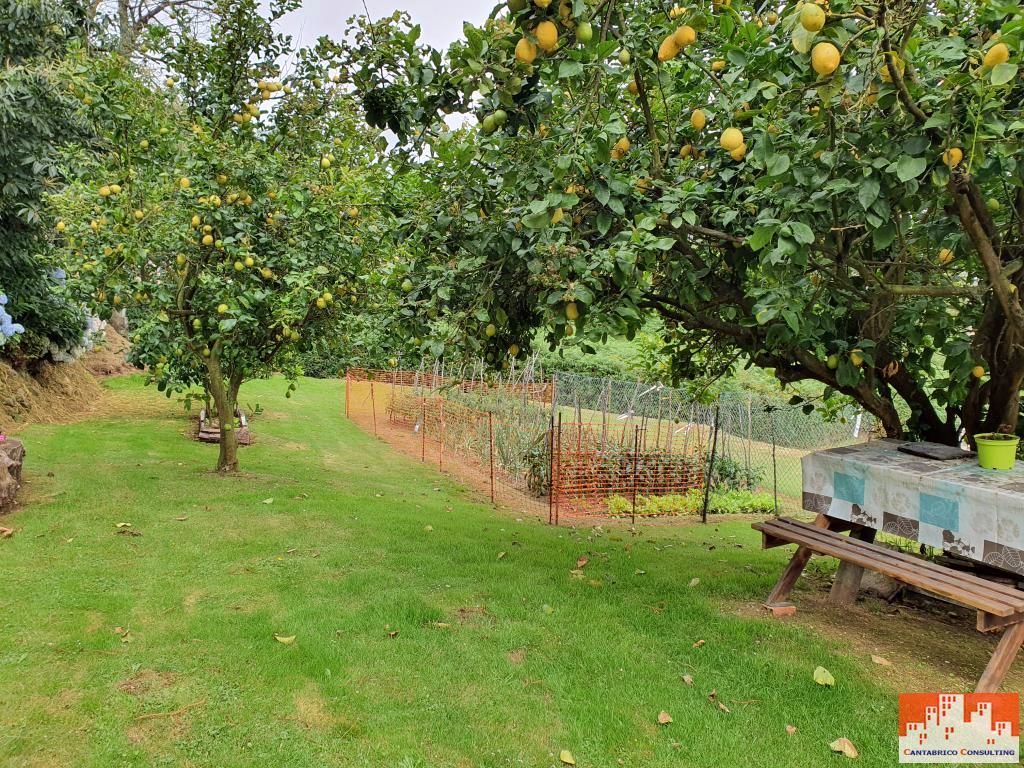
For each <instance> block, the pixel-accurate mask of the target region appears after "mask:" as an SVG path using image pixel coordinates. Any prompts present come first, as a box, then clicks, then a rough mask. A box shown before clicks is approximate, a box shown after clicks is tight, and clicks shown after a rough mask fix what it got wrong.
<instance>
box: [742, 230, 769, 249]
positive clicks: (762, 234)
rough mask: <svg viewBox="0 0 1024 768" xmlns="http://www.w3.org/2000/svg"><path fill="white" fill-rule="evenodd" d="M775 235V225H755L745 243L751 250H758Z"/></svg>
mask: <svg viewBox="0 0 1024 768" xmlns="http://www.w3.org/2000/svg"><path fill="white" fill-rule="evenodd" d="M773 237H775V227H755V228H754V234H752V235H751V236H750V237H748V238H747V245H748V246H750V249H751V250H752V251H760V250H761V249H762V248H764V247H765V246H766V245H768V244H769V243H770V242H771V241H772V238H773Z"/></svg>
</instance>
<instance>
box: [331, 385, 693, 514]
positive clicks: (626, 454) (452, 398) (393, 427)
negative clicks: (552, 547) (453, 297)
mask: <svg viewBox="0 0 1024 768" xmlns="http://www.w3.org/2000/svg"><path fill="white" fill-rule="evenodd" d="M553 396H554V388H553V385H552V384H551V383H549V382H522V381H520V382H503V383H498V384H494V383H485V382H483V381H479V380H477V381H465V380H458V379H454V378H451V377H444V376H440V375H433V374H430V373H426V374H425V373H423V372H422V371H364V370H354V371H350V372H349V373H348V375H347V377H346V392H345V409H346V413H347V415H348V416H349V418H350V419H352V420H353V421H354V422H355V423H356V424H358V425H359V426H361V427H362V428H363V429H365V430H367V431H370V432H372V433H374V434H376V435H377V436H378V437H380V438H382V439H384V440H385V441H387V442H388V443H389V444H391V445H393V446H394V447H396V448H397V449H399V450H400V451H402V452H403V453H406V454H407V455H410V456H413V457H415V458H417V459H419V460H420V461H423V462H425V463H431V464H433V465H435V466H437V467H438V469H439V470H442V471H444V472H448V473H450V474H452V475H453V476H455V477H457V478H458V479H460V480H462V481H463V482H465V483H466V484H468V485H471V486H473V487H476V488H477V489H479V490H480V491H483V492H484V493H485V494H487V495H488V496H489V497H490V498H491V499H492V500H493V501H494V502H495V503H499V504H505V505H508V506H510V507H512V508H514V509H517V510H522V511H524V512H532V513H534V514H542V515H543V514H547V515H548V518H549V520H550V521H551V522H558V521H559V518H560V517H561V516H563V515H566V516H570V517H572V516H576V515H589V514H602V515H603V514H608V513H609V500H610V499H613V498H615V499H616V500H617V501H618V502H619V503H618V506H617V507H616V509H615V511H616V512H617V513H619V514H623V513H629V512H630V511H632V505H633V503H634V502H635V499H636V497H637V496H638V495H643V496H656V495H657V496H660V495H673V494H680V495H682V494H686V493H687V492H689V491H691V490H693V489H695V488H702V487H703V485H704V467H703V457H704V455H705V451H706V448H707V439H708V437H709V431H708V429H707V427H706V426H705V425H699V424H697V425H687V426H686V427H685V428H680V429H675V430H672V431H670V430H669V429H668V428H666V429H665V430H661V429H660V424H659V425H658V427H659V428H658V430H657V431H653V430H651V429H650V428H649V427H646V426H640V425H636V424H629V423H627V424H622V423H603V424H586V423H572V424H564V423H558V421H560V420H558V421H556V424H555V425H554V426H552V399H553ZM691 427H692V428H691ZM662 432H664V434H662ZM680 432H681V433H683V435H682V436H679V435H678V434H675V436H674V437H673V435H674V433H680ZM622 500H628V507H629V509H625V508H623V507H622Z"/></svg>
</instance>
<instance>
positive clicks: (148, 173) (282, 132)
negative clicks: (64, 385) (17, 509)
mask: <svg viewBox="0 0 1024 768" xmlns="http://www.w3.org/2000/svg"><path fill="white" fill-rule="evenodd" d="M294 7H295V3H292V2H281V3H274V4H273V5H272V7H271V9H270V11H269V13H268V14H262V13H261V12H260V8H259V7H258V4H257V3H256V2H255V0H251V1H250V0H231V1H229V0H224V1H223V2H215V3H212V4H211V9H210V12H212V13H213V14H214V15H215V23H216V28H217V30H218V34H217V35H216V36H215V37H214V38H213V39H210V38H205V37H202V38H201V37H198V36H196V34H195V32H194V29H195V25H194V24H192V23H191V22H190V19H189V16H188V15H187V14H186V13H185V12H184V11H182V10H181V9H178V14H177V16H176V19H177V21H176V23H175V25H174V27H173V28H169V29H166V30H164V31H163V32H162V33H160V34H162V35H163V38H164V40H165V41H166V43H167V48H166V53H165V54H164V59H163V65H164V67H165V69H166V72H167V79H166V82H164V83H163V85H162V86H159V85H154V84H152V83H149V82H146V80H145V75H144V73H142V72H140V71H139V70H137V69H135V68H133V67H132V66H131V64H130V63H129V62H128V61H127V60H126V59H125V58H123V57H121V56H119V55H112V56H109V57H107V58H104V59H98V60H92V61H91V62H85V63H84V65H83V68H82V70H81V72H80V76H79V77H78V79H77V82H75V83H74V88H75V92H76V93H77V94H79V96H80V98H81V99H82V104H83V109H84V110H85V111H86V112H87V114H88V115H89V117H90V118H91V119H92V120H93V121H94V122H95V123H96V125H97V126H98V127H99V132H100V133H101V134H102V135H103V137H104V139H105V149H106V151H105V152H103V153H100V154H99V155H95V154H93V153H91V152H83V153H81V154H80V155H79V156H76V157H72V158H70V161H71V162H72V163H74V164H75V166H76V167H78V168H80V169H81V172H80V180H79V181H78V183H76V184H75V185H73V186H72V187H71V188H70V189H69V190H68V191H67V193H66V194H64V195H62V196H61V197H60V198H58V199H57V200H55V201H54V202H55V205H56V206H57V208H58V210H59V212H60V216H61V219H60V221H59V222H58V223H57V224H56V227H57V229H58V230H59V231H60V232H62V237H63V238H64V243H65V245H66V250H67V254H68V263H69V271H70V273H71V275H72V279H73V282H74V283H75V284H76V285H78V286H79V287H80V288H81V291H82V295H83V298H85V299H86V300H87V301H88V302H89V303H90V305H91V306H93V307H94V308H95V309H96V311H97V312H99V313H101V314H104V315H109V313H110V312H112V311H114V310H116V309H118V308H122V307H124V308H127V309H128V311H129V313H130V315H131V316H132V320H133V322H134V323H135V325H136V327H135V329H134V335H133V341H134V342H135V350H134V351H133V355H134V356H135V359H136V360H137V361H138V362H140V363H143V364H145V365H147V366H148V367H149V368H150V370H151V373H152V377H153V380H154V381H155V382H156V383H157V386H158V387H160V388H161V389H163V390H166V391H167V392H168V394H170V393H171V392H172V391H180V390H182V389H184V388H186V387H188V386H191V385H196V384H199V385H202V386H203V387H204V388H205V389H206V391H207V392H208V394H209V399H210V400H212V402H213V406H214V408H215V411H216V414H217V416H218V418H219V422H220V430H221V441H220V455H219V458H218V463H217V468H218V469H219V470H225V471H232V470H235V469H237V466H238V458H237V439H236V435H235V431H234V421H235V419H234V414H235V410H236V407H237V402H238V392H239V388H240V387H241V385H242V383H243V382H244V381H245V380H247V379H249V378H252V377H255V376H263V375H268V374H270V373H271V372H274V371H282V372H284V373H285V374H287V375H288V376H289V377H291V378H292V379H294V378H295V376H296V374H297V373H298V372H299V369H298V368H297V367H296V366H295V365H294V355H295V353H296V352H297V351H298V350H300V349H301V348H302V347H303V346H304V345H305V344H306V343H307V342H308V340H309V339H310V338H311V337H313V336H316V335H321V334H330V333H334V332H336V331H335V329H336V328H337V326H338V325H339V323H340V322H341V320H342V318H343V317H344V316H345V314H347V313H349V312H351V311H358V309H359V306H358V304H359V302H360V297H362V296H365V294H366V292H367V284H368V278H366V277H365V276H366V274H367V271H368V262H369V261H370V260H371V258H373V257H374V255H375V253H376V252H377V251H376V250H375V249H376V248H377V247H378V246H382V245H383V244H385V243H386V238H387V232H388V230H387V228H386V227H383V226H381V225H380V224H379V222H380V221H381V220H383V218H384V216H383V215H382V213H381V212H382V211H386V209H385V208H384V207H382V206H380V205H378V202H379V201H377V200H376V199H374V198H371V197H370V192H368V190H370V191H372V190H374V189H378V188H380V187H381V186H382V184H381V183H380V181H379V180H378V178H377V175H378V171H377V170H375V169H374V167H373V165H372V162H371V160H372V153H373V147H372V143H371V142H370V141H369V140H367V139H366V137H364V136H361V135H360V130H359V128H358V126H357V124H356V122H355V120H354V118H353V113H352V109H351V108H350V107H349V105H348V102H347V101H346V99H345V98H344V96H343V94H341V93H340V91H339V90H338V89H337V88H336V87H335V86H334V85H331V84H327V85H325V82H324V79H325V78H326V77H327V74H326V71H325V69H324V68H323V66H322V64H321V62H320V61H319V60H318V58H317V57H316V55H315V54H314V53H311V52H304V53H302V54H301V55H300V56H299V58H298V61H297V64H296V69H295V71H294V73H292V74H289V75H288V76H287V77H286V78H284V79H283V80H282V79H280V77H279V74H280V73H279V70H278V65H277V61H278V59H279V58H280V57H281V56H282V55H283V54H284V53H285V52H287V51H288V45H289V41H288V39H287V38H285V37H283V36H280V35H277V34H276V33H275V32H274V28H273V25H274V22H275V21H276V20H277V19H278V18H280V16H281V15H282V14H283V13H285V12H287V11H288V10H290V9H292V8H294ZM368 198H369V199H368ZM364 202H369V203H371V204H370V205H368V206H364V205H363V203H364ZM291 386H294V381H293V382H292V384H291Z"/></svg>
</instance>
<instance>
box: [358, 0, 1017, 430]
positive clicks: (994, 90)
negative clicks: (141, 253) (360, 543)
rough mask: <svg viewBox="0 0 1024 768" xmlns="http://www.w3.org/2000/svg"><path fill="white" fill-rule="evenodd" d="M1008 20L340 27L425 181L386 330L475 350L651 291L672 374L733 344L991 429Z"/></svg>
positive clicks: (1009, 241) (1000, 368)
mask: <svg viewBox="0 0 1024 768" xmlns="http://www.w3.org/2000/svg"><path fill="white" fill-rule="evenodd" d="M1022 26H1024V19H1022V12H1021V9H1020V6H1019V5H1018V4H1017V3H1013V2H986V3H962V2H937V3H923V2H912V1H911V0H900V1H899V2H895V3H890V2H875V1H874V0H868V1H867V2H855V1H854V0H835V2H831V3H830V4H826V5H817V4H814V3H804V2H798V3H786V4H778V5H775V4H761V5H756V6H753V5H750V4H747V3H744V2H732V3H717V2H716V3H710V4H705V3H699V4H697V5H690V4H688V5H687V8H681V7H678V6H677V7H670V6H669V5H668V4H665V3H661V2H653V1H651V0H607V1H606V2H601V3H598V4H596V5H588V4H587V3H584V2H582V1H581V0H573V2H569V0H561V2H552V3H550V4H546V3H544V4H537V3H528V2H526V1H525V0H511V2H509V4H508V7H507V8H505V7H499V8H498V9H496V11H495V14H494V16H493V17H492V18H491V19H489V20H488V22H487V23H486V24H485V25H484V26H483V27H480V28H477V27H473V26H467V27H466V39H465V41H463V42H460V43H457V44H455V45H453V46H452V48H451V49H450V50H449V51H448V52H447V54H446V56H444V57H442V56H441V55H440V54H438V53H437V52H435V51H431V50H428V49H426V48H424V47H422V46H420V45H419V44H418V41H417V38H418V35H417V31H416V29H415V28H414V27H411V26H410V25H409V24H408V23H407V22H406V21H405V20H403V19H397V20H396V19H386V20H383V21H381V22H377V23H375V24H372V25H370V24H367V23H362V25H361V27H362V33H361V34H362V38H361V39H362V40H364V46H363V48H358V47H354V48H353V49H352V51H351V59H350V60H349V61H348V62H346V67H345V71H347V72H348V73H349V74H350V79H351V81H352V83H353V84H354V85H355V86H356V87H357V88H358V89H359V90H360V92H361V94H362V99H363V103H364V109H365V113H366V116H367V119H368V121H369V122H370V123H372V124H374V125H377V126H382V125H384V126H387V127H390V128H391V129H392V130H393V131H395V133H396V134H397V135H398V136H399V138H400V143H399V147H398V148H397V150H396V152H395V156H396V157H399V158H403V159H405V160H406V161H407V163H408V164H409V165H408V167H409V168H410V169H411V170H410V173H412V174H414V175H416V176H417V177H418V178H420V179H421V182H422V183H420V185H419V189H420V190H421V192H422V193H423V196H422V198H421V201H420V205H419V207H418V208H416V209H415V211H414V213H413V214H411V221H410V223H409V226H408V228H407V236H408V238H409V241H410V243H415V249H416V250H417V251H418V252H419V253H420V254H421V256H420V258H418V259H417V260H416V261H414V262H411V263H409V265H408V274H407V275H406V276H405V277H404V278H403V279H407V280H409V284H410V285H411V289H410V290H409V291H408V293H407V294H406V297H407V299H406V306H407V309H408V310H410V311H409V313H408V314H409V318H408V319H409V323H408V331H407V333H408V335H409V336H410V337H417V336H418V337H422V338H423V339H424V344H425V345H426V346H427V347H429V348H433V349H434V350H437V349H442V350H448V351H452V350H453V348H454V347H456V346H458V347H461V348H463V349H464V350H466V351H467V352H469V353H472V354H486V355H487V356H488V357H489V359H492V360H493V361H495V363H498V362H500V361H501V360H502V359H505V358H506V357H507V356H508V355H510V354H511V355H516V354H522V353H523V352H525V350H526V349H527V348H528V347H529V346H530V340H531V339H532V338H533V333H532V330H533V329H534V328H535V327H538V326H542V327H544V328H546V330H547V336H548V340H549V341H550V342H551V343H552V344H554V343H557V342H558V341H559V340H560V339H562V338H564V337H565V336H567V335H569V334H572V333H581V334H583V335H584V336H586V337H587V338H588V339H590V340H597V339H600V338H602V337H604V336H606V335H607V334H609V333H626V334H630V333H633V332H635V330H636V329H637V328H638V327H639V326H640V324H641V323H642V322H643V320H644V318H645V317H646V316H647V315H648V313H650V312H655V313H657V314H658V315H660V316H661V318H662V319H663V320H664V328H665V337H666V341H667V345H668V346H667V349H668V350H669V351H670V352H671V353H672V355H673V366H674V373H675V374H676V376H680V377H682V376H687V375H690V374H692V373H694V368H695V367H698V366H699V367H701V368H704V367H708V366H710V367H711V368H712V369H714V370H727V369H729V368H730V367H731V366H733V365H735V364H736V363H737V362H738V361H742V360H746V361H750V362H752V363H754V364H757V365H760V366H764V367H766V368H771V369H773V370H774V371H775V373H776V375H777V377H778V378H779V379H780V380H781V381H783V382H793V381H799V380H807V379H811V380H817V381H820V382H823V383H824V384H825V385H826V386H827V388H828V390H827V391H829V392H841V393H843V394H845V395H848V396H850V397H852V398H853V399H855V400H856V401H857V402H859V403H860V404H861V405H862V406H863V407H865V408H866V409H867V410H868V411H870V412H871V413H873V414H874V415H875V416H877V417H878V419H879V420H880V422H881V424H882V425H883V427H884V429H885V431H886V432H887V433H888V434H889V435H893V436H896V435H904V434H911V435H916V436H920V437H924V438H927V439H931V440H938V441H941V442H946V443H955V442H957V441H958V440H959V438H960V435H961V434H962V433H963V432H966V434H967V435H972V434H975V433H977V432H981V431H992V430H996V429H1006V430H1012V429H1014V428H1015V427H1016V425H1017V423H1018V417H1019V411H1020V402H1019V390H1020V385H1021V382H1022V380H1024V346H1022V344H1021V340H1022V336H1021V334H1022V333H1024V308H1022V306H1021V303H1020V298H1019V296H1020V293H1019V290H1018V289H1019V287H1020V285H1021V283H1022V282H1024V270H1021V264H1022V262H1021V258H1022V256H1024V252H1022V248H1024V223H1022V222H1024V182H1022V171H1021V165H1020V157H1021V135H1022V132H1024V121H1022V116H1021V105H1022V104H1024V86H1022V84H1021V79H1020V77H1019V73H1018V69H1017V64H1016V59H1017V56H1018V55H1019V54H1018V51H1019V49H1020V44H1021V42H1020V41H1021V31H1022ZM355 39H356V40H357V41H358V40H359V39H360V38H359V37H358V36H357V37H356V38H355ZM371 43H372V44H371ZM449 112H456V113H458V112H472V113H473V114H474V115H475V117H476V118H477V121H478V122H479V126H478V128H477V129H476V130H475V131H474V132H472V133H471V132H469V131H465V130H462V131H458V130H456V131H453V130H450V129H449V128H448V127H447V126H446V124H445V123H444V122H442V120H443V118H444V117H445V114H446V113H449ZM417 125H419V126H420V128H421V129H422V132H420V129H417V128H415V126H417ZM424 157H429V161H428V162H423V158H424ZM439 211H440V212H441V213H440V215H438V212H439ZM429 308H434V309H435V310H439V311H440V313H441V315H442V316H443V317H445V318H446V319H447V321H448V323H449V325H448V326H447V327H448V328H449V329H451V330H450V332H449V333H448V334H447V335H444V334H443V333H441V332H440V331H439V327H440V326H437V325H436V324H431V323H430V322H429V318H428V316H427V314H426V310H427V309H429ZM808 407H810V406H808Z"/></svg>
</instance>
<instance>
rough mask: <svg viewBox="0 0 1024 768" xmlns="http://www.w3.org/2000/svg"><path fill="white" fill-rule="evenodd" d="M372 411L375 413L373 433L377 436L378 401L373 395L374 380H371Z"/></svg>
mask: <svg viewBox="0 0 1024 768" xmlns="http://www.w3.org/2000/svg"><path fill="white" fill-rule="evenodd" d="M370 412H371V413H372V414H373V435H374V437H376V436H377V401H376V400H374V397H373V380H372V379H371V380H370Z"/></svg>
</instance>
